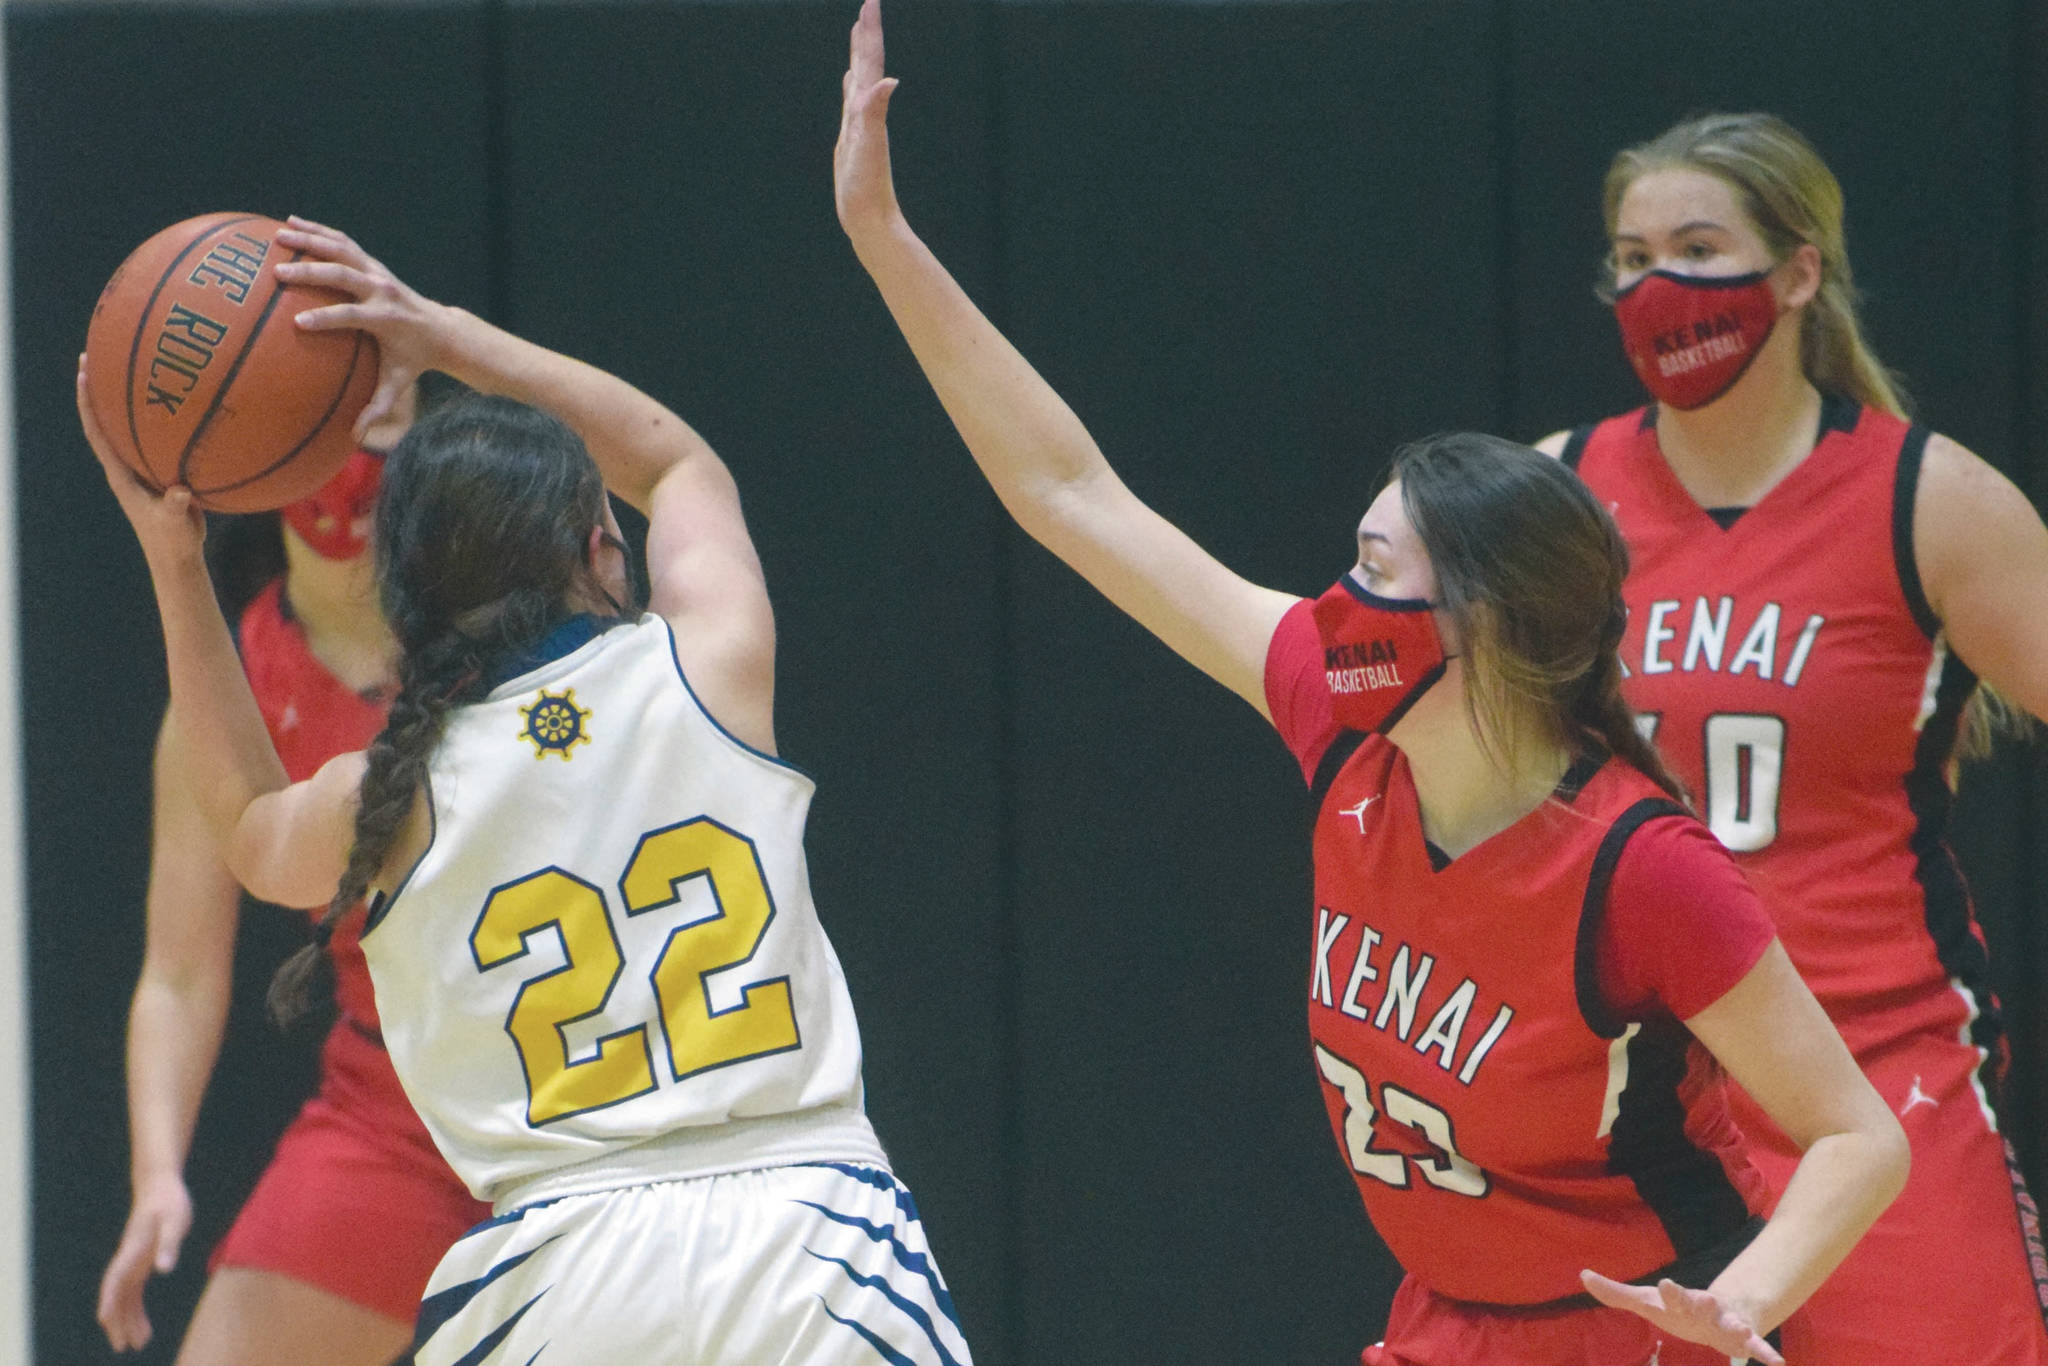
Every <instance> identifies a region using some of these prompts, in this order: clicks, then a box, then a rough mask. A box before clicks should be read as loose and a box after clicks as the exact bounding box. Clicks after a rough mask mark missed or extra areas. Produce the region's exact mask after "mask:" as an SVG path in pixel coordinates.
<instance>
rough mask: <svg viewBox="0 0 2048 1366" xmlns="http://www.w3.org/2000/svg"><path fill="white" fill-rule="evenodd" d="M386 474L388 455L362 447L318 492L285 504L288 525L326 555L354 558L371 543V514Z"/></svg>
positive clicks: (336, 557)
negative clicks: (379, 485)
mask: <svg viewBox="0 0 2048 1366" xmlns="http://www.w3.org/2000/svg"><path fill="white" fill-rule="evenodd" d="M383 478H384V457H383V456H381V455H378V454H376V453H375V452H373V451H363V450H359V451H357V452H356V453H355V454H354V455H351V456H350V457H349V458H348V463H347V464H346V465H343V466H342V467H341V473H339V474H337V475H335V476H334V477H333V478H332V479H330V480H328V481H327V482H326V483H324V484H322V485H321V486H320V491H319V492H318V493H316V494H314V495H313V496H312V497H311V498H301V499H300V500H299V501H298V502H296V503H287V504H285V505H284V507H283V508H282V509H281V511H282V512H283V513H284V520H285V525H286V526H289V527H290V528H291V529H292V530H293V531H296V532H298V533H299V539H300V540H302V541H304V542H305V543H306V544H307V545H309V546H311V547H313V550H314V553H316V554H318V555H320V556H321V557H322V558H324V559H329V560H352V559H354V558H355V557H356V556H358V555H360V554H362V553H363V552H364V551H365V550H367V549H369V547H370V516H371V514H372V513H373V512H375V511H376V508H377V485H378V484H379V483H381V482H382V481H383Z"/></svg>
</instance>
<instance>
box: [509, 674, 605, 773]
mask: <svg viewBox="0 0 2048 1366" xmlns="http://www.w3.org/2000/svg"><path fill="white" fill-rule="evenodd" d="M519 715H520V717H521V718H522V719H524V720H525V722H526V729H525V730H523V731H521V732H520V733H519V734H520V736H521V738H523V739H527V740H531V741H532V742H533V757H534V758H536V759H545V758H547V757H548V756H549V755H550V754H559V755H561V756H562V758H563V760H564V761H565V762H566V761H567V760H568V759H570V758H572V757H573V756H572V755H571V754H570V753H569V751H570V750H572V749H574V748H576V746H578V745H582V744H588V743H589V742H590V733H589V732H588V731H586V730H584V729H583V723H584V722H585V721H588V720H589V719H590V713H589V712H587V711H585V710H584V709H583V708H581V707H579V706H577V705H576V690H575V689H574V688H569V689H566V690H564V691H563V693H562V695H561V696H560V697H557V696H555V695H554V694H552V693H549V692H547V691H546V690H543V691H542V692H541V695H540V697H539V698H538V699H536V700H535V702H534V704H533V705H532V706H530V707H521V708H520V709H519Z"/></svg>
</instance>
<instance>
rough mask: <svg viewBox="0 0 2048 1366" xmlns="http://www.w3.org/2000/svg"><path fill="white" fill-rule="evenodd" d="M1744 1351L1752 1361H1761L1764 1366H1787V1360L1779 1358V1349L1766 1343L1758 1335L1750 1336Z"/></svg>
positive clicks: (1752, 1334)
mask: <svg viewBox="0 0 2048 1366" xmlns="http://www.w3.org/2000/svg"><path fill="white" fill-rule="evenodd" d="M1742 1350H1743V1351H1744V1353H1746V1354H1747V1355H1748V1356H1749V1357H1750V1359H1751V1360H1754V1361H1761V1362H1762V1363H1763V1364H1764V1366H1785V1358H1783V1357H1782V1356H1779V1355H1778V1352H1777V1349H1776V1348H1774V1347H1772V1346H1771V1344H1770V1343H1768V1342H1765V1341H1764V1340H1763V1337H1762V1335H1760V1334H1758V1333H1754V1332H1752V1333H1751V1334H1750V1335H1749V1341H1748V1343H1746V1344H1745V1345H1744V1346H1743V1349H1742Z"/></svg>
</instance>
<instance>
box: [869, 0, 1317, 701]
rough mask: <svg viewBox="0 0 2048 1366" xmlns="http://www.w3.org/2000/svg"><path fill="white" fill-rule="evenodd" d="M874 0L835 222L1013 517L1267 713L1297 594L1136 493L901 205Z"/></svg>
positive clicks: (1197, 664) (1190, 658) (1181, 651)
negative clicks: (1270, 651) (1228, 562)
mask: <svg viewBox="0 0 2048 1366" xmlns="http://www.w3.org/2000/svg"><path fill="white" fill-rule="evenodd" d="M895 85H896V83H895V81H894V80H890V79H884V78H883V75H882V26H881V12H880V8H879V4H878V0H868V2H867V3H866V4H865V5H864V6H863V7H862V9H861V15H860V19H859V22H858V23H857V24H856V25H855V26H854V30H853V51H852V60H851V64H850V67H849V69H848V71H847V75H846V81H845V86H844V94H845V107H844V110H843V113H842V121H841V125H840V132H839V147H838V152H837V155H836V160H835V171H836V176H835V179H836V187H837V200H838V207H839V220H840V222H841V223H842V224H843V225H844V226H845V228H846V233H847V236H848V237H849V238H850V239H851V240H852V243H853V248H854V251H855V253H856V254H857V255H858V256H859V257H860V262H861V264H862V265H863V266H865V267H866V268H867V271H868V274H869V275H870V276H871V277H873V279H874V281H875V284H876V286H877V287H878V288H879V289H880V290H881V293H882V298H883V301H884V302H885V303H887V304H888V306H889V311H890V313H891V314H892V315H893V316H894V317H895V319H896V325H897V326H898V327H899V328H900V329H902V332H903V336H904V339H905V340H906V341H908V342H909V343H910V349H911V351H912V353H913V354H914V355H915V356H916V357H917V362H918V364H919V365H921V366H922V367H923V368H924V372H925V376H926V378H928V379H929V380H930V381H931V384H932V388H933V389H934V390H935V391H936V392H937V393H938V396H939V401H940V402H941V403H942V404H943V405H945V409H946V412H947V415H948V416H950V417H951V418H952V419H953V425H954V426H955V427H956V428H958V429H959V432H960V436H961V438H962V439H963V440H964V441H965V442H966V443H967V448H968V450H969V451H970V452H971V453H972V454H973V456H974V460H975V463H976V464H978V465H979V466H980V467H981V472H982V473H983V475H985V476H986V477H987V479H988V481H989V484H990V486H991V487H993V488H994V490H995V492H996V496H997V497H998V498H1000V499H1001V500H1002V503H1003V506H1004V507H1005V508H1006V509H1008V511H1009V513H1010V515H1011V516H1012V517H1014V518H1015V519H1016V521H1017V524H1018V525H1019V526H1021V527H1022V528H1023V529H1024V530H1025V531H1026V532H1028V533H1029V534H1030V535H1031V537H1032V538H1033V539H1035V540H1037V541H1038V542H1039V543H1040V544H1042V545H1043V546H1045V548H1046V549H1048V550H1050V551H1051V552H1052V553H1053V554H1055V555H1057V556H1058V557H1059V558H1060V559H1062V560H1064V561H1065V562H1066V563H1067V564H1068V565H1070V566H1072V567H1073V568H1074V569H1075V570H1076V571H1077V572H1079V573H1080V574H1081V576H1082V577H1083V578H1085V579H1087V580H1088V582H1089V583H1091V584H1093V585H1094V586H1095V587H1096V588H1097V589H1098V590H1100V591H1101V592H1102V594H1103V595H1104V596H1105V597H1107V598H1108V599H1109V600H1110V601H1111V602H1113V603H1115V604H1116V605H1117V606H1118V607H1119V608H1121V609H1122V610H1123V611H1124V612H1126V613H1128V614H1129V615H1130V616H1131V617H1132V618H1134V619H1135V620H1136V621H1137V622H1138V623H1139V624H1140V625H1142V626H1144V627H1145V628H1146V629H1147V630H1149V631H1151V632H1152V633H1153V634H1154V635H1156V636H1158V637H1159V638H1160V639H1161V640H1162V641H1164V642H1165V643H1166V644H1167V645H1168V646H1169V647H1170V648H1172V649H1173V651H1174V652H1175V653H1177V654H1179V655H1180V656H1181V657H1182V658H1184V659H1186V660H1187V661H1188V662H1189V663H1191V664H1193V665H1194V666H1195V667H1196V668H1198V669H1200V670H1202V671H1203V672H1204V673H1206V674H1208V675H1209V676H1210V677H1211V678H1214V679H1215V680H1216V681H1217V682H1219V683H1221V684H1223V685H1224V686H1225V687H1227V688H1229V689H1230V690H1231V691H1232V692H1234V693H1236V694H1237V695H1238V696H1240V697H1242V698H1244V699H1245V701H1247V702H1249V703H1251V704H1252V705H1253V706H1254V707H1256V708H1258V710H1259V713H1260V714H1261V715H1265V714H1266V699H1265V687H1264V674H1265V658H1266V647H1267V644H1268V643H1269V642H1270V641H1271V639H1272V636H1273V631H1274V628H1275V627H1276V626H1278V624H1279V621H1280V618H1281V616H1282V615H1283V614H1284V613H1285V612H1286V611H1287V609H1288V608H1289V607H1290V606H1291V605H1292V604H1293V603H1294V602H1295V601H1296V599H1295V598H1293V597H1292V596H1290V595H1288V594H1285V593H1279V592H1275V591H1273V590H1271V589H1266V588H1261V587H1259V586H1257V585H1255V584H1252V583H1249V582H1247V581H1246V580H1244V579H1242V578H1240V577H1238V576H1237V575H1236V574H1233V573H1231V572H1230V571H1229V570H1228V569H1226V568H1224V567H1223V566H1222V565H1221V564H1219V563H1218V562H1217V561H1216V560H1215V559H1214V558H1213V557H1212V556H1210V555H1209V554H1208V553H1207V552H1206V551H1204V550H1203V549H1202V548H1201V547H1200V546H1198V545H1196V544H1195V543H1194V541H1192V540H1191V539H1189V538H1188V536H1187V535H1186V534H1184V533H1183V532H1182V531H1180V529H1179V528H1177V527H1175V526H1174V525H1172V524H1171V523H1170V522H1168V521H1166V519H1165V518H1163V517H1161V516H1159V514H1158V513H1156V512H1154V511H1153V510H1152V509H1151V508H1149V507H1147V506H1146V505H1145V504H1144V503H1142V502H1140V501H1139V500H1138V499H1137V497H1135V496H1134V495H1133V494H1132V493H1131V491H1130V490H1129V489H1128V488H1126V487H1125V486H1124V483H1123V481H1122V480H1121V479H1119V478H1118V477H1117V475H1116V472H1115V471H1114V470H1112V469H1111V468H1110V467H1109V464H1108V462H1107V461H1106V460H1104V459H1103V456H1102V452H1101V451H1100V450H1099V449H1097V447H1096V445H1095V442H1094V439H1093V438H1091V437H1090V436H1089V435H1088V432H1087V429H1086V428H1084V427H1083V426H1082V425H1081V422H1080V420H1079V419H1078V418H1076V417H1075V416H1074V413H1073V411H1072V410H1071V409H1069V408H1068V407H1067V405H1066V404H1065V403H1064V402H1063V401H1061V399H1060V396H1059V395H1058V394H1056V393H1054V392H1053V390H1052V388H1051V387H1050V386H1049V385H1047V384H1046V382H1045V381H1044V380H1043V379H1042V378H1040V377H1039V375H1038V374H1037V372H1036V371H1034V370H1033V369H1032V368H1031V366H1030V364H1029V363H1028V362H1027V361H1026V360H1025V359H1024V358H1023V356H1021V355H1020V354H1018V352H1017V350H1016V348H1014V347H1012V346H1011V345H1010V343H1009V342H1008V341H1007V340H1005V339H1004V337H1003V336H1002V334H1001V333H999V332H998V331H997V330H996V329H995V327H994V326H993V325H992V324H990V322H989V321H988V319H987V318H985V317H983V316H982V314H981V312H980V310H979V309H977V308H976V307H975V306H974V304H973V302H972V301H971V300H969V299H968V297H967V295H966V293H965V292H964V291H962V290H961V288H960V286H959V285H958V283H956V282H955V281H954V279H953V277H952V276H951V275H949V274H947V272H946V269H945V267H944V266H942V265H940V264H939V261H938V259H937V258H936V257H934V256H933V255H932V254H931V252H930V250H929V249H927V248H926V246H925V244H924V243H923V242H922V241H921V240H919V238H918V236H917V234H916V233H914V232H913V231H911V228H910V225H909V224H908V223H907V222H906V221H905V220H904V217H903V214H902V211H901V209H900V208H899V207H898V206H897V203H896V193H895V188H894V185H893V183H892V181H891V173H890V167H889V144H888V127H887V114H888V103H889V97H890V94H891V92H892V91H893V90H894V89H895Z"/></svg>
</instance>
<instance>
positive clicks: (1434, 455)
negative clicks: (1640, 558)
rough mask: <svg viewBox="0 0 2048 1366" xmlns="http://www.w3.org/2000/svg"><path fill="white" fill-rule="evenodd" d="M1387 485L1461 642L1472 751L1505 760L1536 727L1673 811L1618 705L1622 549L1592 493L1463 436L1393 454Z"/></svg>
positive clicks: (1547, 466) (1536, 462)
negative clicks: (1617, 768)
mask: <svg viewBox="0 0 2048 1366" xmlns="http://www.w3.org/2000/svg"><path fill="white" fill-rule="evenodd" d="M1393 480H1399V481H1400V483H1401V503H1402V507H1403V510H1404V511H1405V512H1406V513H1407V514H1408V520H1409V522H1410V523H1411V524H1413V526H1414V527H1415V531H1416V535H1417V536H1418V537H1419V538H1420V539H1421V541H1422V546H1423V549H1424V550H1425V551H1426V552H1428V555H1429V560H1430V564H1431V566H1432V567H1433V568H1434V569H1435V570H1436V580H1437V600H1438V602H1439V604H1440V605H1441V607H1442V608H1443V610H1444V612H1445V613H1446V614H1448V615H1449V616H1450V618H1451V620H1452V621H1453V622H1454V623H1455V624H1456V626H1457V630H1458V638H1459V639H1460V640H1461V641H1462V642H1464V644H1463V649H1464V651H1465V653H1466V655H1467V656H1468V659H1467V667H1466V690H1467V691H1466V696H1467V698H1468V700H1469V704H1470V706H1471V708H1472V715H1473V721H1474V728H1475V729H1476V730H1477V732H1478V734H1479V736H1480V739H1481V742H1482V743H1483V744H1485V745H1487V747H1488V748H1489V749H1491V750H1492V751H1493V752H1494V754H1495V755H1496V757H1500V756H1504V755H1511V754H1513V753H1515V747H1514V746H1513V745H1512V744H1510V743H1507V741H1509V740H1510V739H1511V738H1512V737H1513V736H1514V735H1515V734H1516V733H1517V732H1518V730H1519V729H1521V728H1523V727H1526V726H1530V725H1534V726H1536V727H1538V728H1539V729H1540V730H1541V731H1542V732H1543V734H1544V735H1545V737H1546V738H1548V739H1549V740H1550V741H1551V742H1553V743H1554V744H1556V745H1558V746H1559V747H1560V748H1563V749H1565V750H1566V751H1568V752H1587V753H1606V754H1613V755H1616V756H1618V757H1620V758H1621V759H1622V760H1623V761H1624V762H1626V763H1627V764H1629V765H1630V766H1631V767H1633V768H1636V769H1638V770H1640V771H1641V772H1642V773H1643V774H1644V775H1645V776H1646V777H1648V778H1649V779H1650V780H1651V781H1652V782H1654V783H1656V784H1657V785H1658V786H1659V787H1661V788H1663V789H1664V790H1665V791H1666V792H1667V793H1669V794H1671V796H1672V797H1673V798H1675V799H1677V800H1678V801H1680V802H1684V801H1685V800H1686V798H1685V790H1684V788H1683V787H1682V786H1680V784H1679V782H1678V780H1677V779H1676V778H1674V777H1672V775H1671V772H1670V770H1668V769H1667V768H1665V766H1664V761H1663V759H1661V758H1660V757H1659V756H1658V754H1657V750H1656V748H1655V746H1653V745H1652V744H1651V743H1650V742H1649V741H1648V740H1646V739H1644V738H1643V734H1642V732H1641V731H1640V730H1638V729H1637V727H1636V715H1635V712H1634V711H1633V710H1632V709H1631V708H1630V707H1629V705H1628V703H1627V701H1626V700H1624V699H1623V697H1622V694H1621V652H1620V650H1621V637H1622V632H1623V631H1624V630H1626V629H1627V626H1628V608H1627V607H1626V606H1625V605H1624V603H1623V601H1622V596H1621V584H1622V580H1623V579H1624V578H1626V577H1627V575H1628V547H1627V545H1626V544H1625V543H1624V542H1623V541H1622V538H1621V532H1620V530H1619V529H1618V528H1617V527H1616V526H1615V525H1614V519H1613V518H1612V517H1610V516H1609V515H1608V513H1607V510H1606V509H1605V508H1603V507H1601V506H1600V502H1599V500H1598V499H1597V498H1595V497H1594V496H1593V494H1592V492H1591V490H1589V489H1587V487H1586V486H1585V485H1584V484H1583V483H1581V482H1580V481H1579V477H1578V476H1577V475H1576V474H1574V473H1572V471H1570V470H1568V469H1566V468H1565V467H1564V465H1563V464H1561V463H1560V462H1558V461H1556V460H1552V459H1550V458H1549V457H1548V456H1545V455H1541V454H1539V453H1538V452H1536V451H1533V450H1531V449H1530V448H1529V447H1527V446H1522V445H1517V444H1516V443H1515V442H1512V441H1508V440H1504V439H1503V438H1501V437H1497V436H1483V435H1480V434H1478V433H1475V432H1451V433H1449V434H1446V435H1441V436H1432V437H1427V438H1425V439H1423V440H1421V441H1418V442H1415V443H1414V444H1412V445H1409V446H1404V447H1403V448H1402V449H1400V450H1399V451H1397V452H1395V454H1394V461H1393V465H1392V468H1391V469H1390V470H1389V472H1388V481H1389V482H1392V481H1393Z"/></svg>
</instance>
